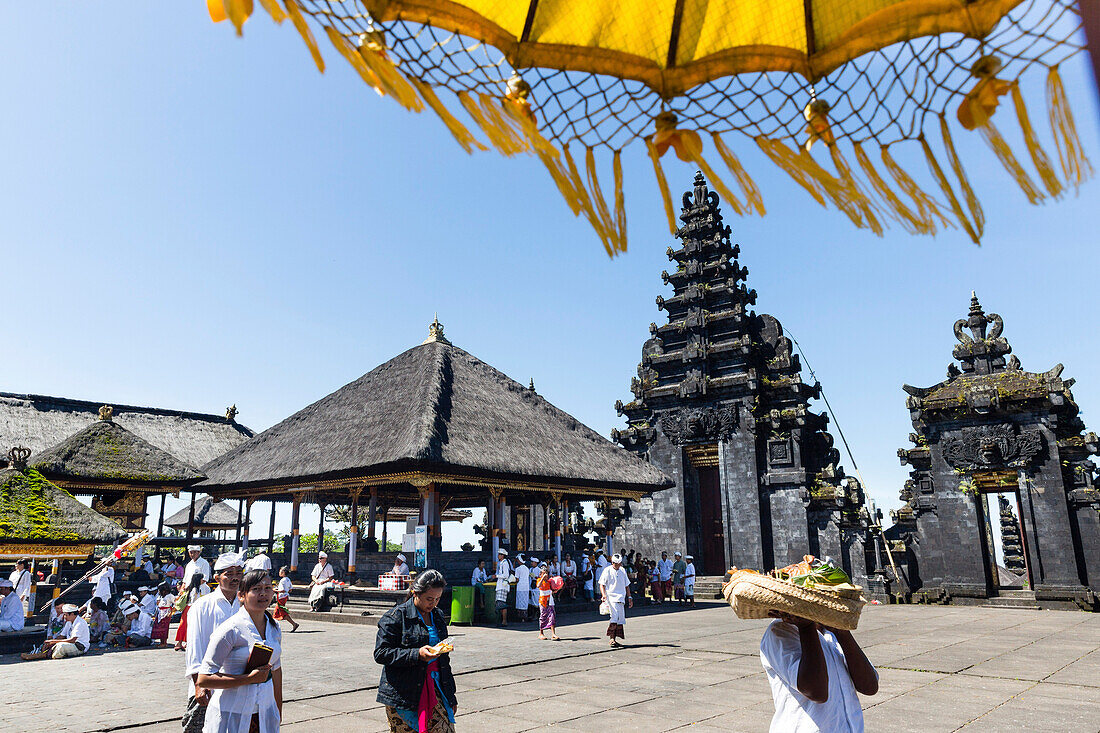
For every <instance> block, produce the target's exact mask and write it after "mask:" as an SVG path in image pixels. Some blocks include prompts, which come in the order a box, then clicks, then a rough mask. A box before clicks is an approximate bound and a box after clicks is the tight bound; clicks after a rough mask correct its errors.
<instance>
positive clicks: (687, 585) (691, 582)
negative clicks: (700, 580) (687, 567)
mask: <svg viewBox="0 0 1100 733" xmlns="http://www.w3.org/2000/svg"><path fill="white" fill-rule="evenodd" d="M684 595H685V596H687V597H688V598H694V597H695V578H688V579H687V580H686V581H685V582H684Z"/></svg>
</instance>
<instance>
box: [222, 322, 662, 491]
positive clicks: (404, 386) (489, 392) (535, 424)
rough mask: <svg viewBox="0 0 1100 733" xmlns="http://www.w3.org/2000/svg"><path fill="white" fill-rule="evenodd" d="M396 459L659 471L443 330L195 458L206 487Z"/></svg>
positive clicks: (619, 482)
mask: <svg viewBox="0 0 1100 733" xmlns="http://www.w3.org/2000/svg"><path fill="white" fill-rule="evenodd" d="M398 470H423V471H446V472H450V473H464V474H472V475H491V476H503V477H522V478H528V479H534V480H547V481H556V482H558V483H561V484H568V485H570V486H577V487H589V488H600V487H604V488H620V489H627V490H631V491H643V492H644V491H652V490H655V489H661V488H665V487H668V486H672V485H673V482H672V480H671V479H670V478H668V477H667V476H666V475H665V474H664V473H662V472H661V471H659V470H658V469H657V468H655V467H653V466H651V465H650V464H649V463H647V462H645V461H643V460H641V459H639V458H637V457H636V456H634V455H633V454H631V453H629V452H627V451H626V450H624V449H623V448H620V447H619V446H618V445H615V444H614V443H612V442H611V441H609V440H607V439H606V438H604V437H602V436H600V435H599V434H597V433H596V432H595V431H593V430H591V429H590V428H588V427H586V426H585V425H582V424H581V423H580V422H578V421H577V420H576V419H575V418H573V417H571V416H570V415H567V414H566V413H564V412H562V411H561V410H559V409H558V408H556V407H554V406H553V405H551V404H550V403H549V402H547V401H546V400H545V399H543V398H542V397H541V396H540V395H538V394H536V393H535V391H534V390H532V389H529V388H527V387H524V386H523V385H521V384H519V383H518V382H515V381H514V380H512V379H509V378H508V377H507V376H505V375H504V374H502V373H500V372H499V371H497V370H496V369H494V368H493V367H491V366H489V365H488V364H486V363H485V362H483V361H481V360H479V359H477V358H476V357H474V356H471V355H470V354H468V353H467V352H465V351H463V350H462V349H460V348H458V347H456V346H453V345H451V344H450V343H449V342H447V341H446V340H443V339H441V340H431V339H429V341H427V342H425V343H423V344H421V345H420V346H417V347H415V348H412V349H409V350H408V351H406V352H404V353H403V354H400V355H399V356H397V357H395V358H394V359H391V360H390V361H388V362H386V363H385V364H383V365H381V366H379V367H378V368H376V369H374V370H372V371H370V372H369V373H367V374H365V375H363V376H362V377H360V378H359V379H357V380H355V381H354V382H351V383H350V384H348V385H345V386H344V387H341V388H340V389H338V390H337V391H335V392H333V393H332V394H330V395H328V396H327V397H324V398H323V399H321V400H319V401H317V402H315V403H313V404H312V405H310V406H309V407H306V408H305V409H303V410H301V411H299V412H297V413H295V414H294V415H291V416H290V417H288V418H287V419H286V420H283V421H282V422H281V423H279V424H278V425H275V426H274V427H272V428H270V429H268V430H266V431H264V432H262V433H260V434H259V435H257V436H256V437H254V438H252V439H251V440H250V441H248V442H247V443H245V444H244V445H241V446H239V447H238V448H236V449H234V450H232V451H230V452H229V453H227V454H225V455H224V456H222V457H220V458H217V459H215V460H214V461H213V462H211V463H209V464H207V465H206V466H203V472H204V473H206V475H207V477H208V478H207V480H206V481H204V482H203V483H202V484H200V485H201V486H203V487H210V488H217V487H226V486H230V485H233V486H236V487H241V486H262V485H276V484H279V483H281V482H282V483H289V482H290V481H293V480H300V479H302V478H308V479H310V480H313V479H322V478H343V477H350V476H370V475H381V474H386V473H391V472H394V471H398Z"/></svg>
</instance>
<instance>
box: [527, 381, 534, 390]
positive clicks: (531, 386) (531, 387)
mask: <svg viewBox="0 0 1100 733" xmlns="http://www.w3.org/2000/svg"><path fill="white" fill-rule="evenodd" d="M527 389H528V390H530V391H531V392H534V391H535V378H534V377H531V383H530V384H528V385H527Z"/></svg>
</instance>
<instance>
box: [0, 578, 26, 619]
mask: <svg viewBox="0 0 1100 733" xmlns="http://www.w3.org/2000/svg"><path fill="white" fill-rule="evenodd" d="M26 619H27V617H26V615H25V614H24V613H23V604H22V603H21V602H20V601H19V596H17V595H15V583H13V582H11V581H10V580H8V579H7V578H4V579H3V580H0V631H22V630H23V625H24V624H25V623H26Z"/></svg>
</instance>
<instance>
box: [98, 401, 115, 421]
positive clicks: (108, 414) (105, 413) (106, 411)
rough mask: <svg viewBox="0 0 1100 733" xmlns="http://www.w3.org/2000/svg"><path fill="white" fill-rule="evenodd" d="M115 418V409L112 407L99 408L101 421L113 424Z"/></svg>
mask: <svg viewBox="0 0 1100 733" xmlns="http://www.w3.org/2000/svg"><path fill="white" fill-rule="evenodd" d="M114 416H115V408H113V407H111V406H110V405H104V406H103V407H101V408H99V419H100V420H102V421H104V422H111V420H112V419H113V418H114Z"/></svg>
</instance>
